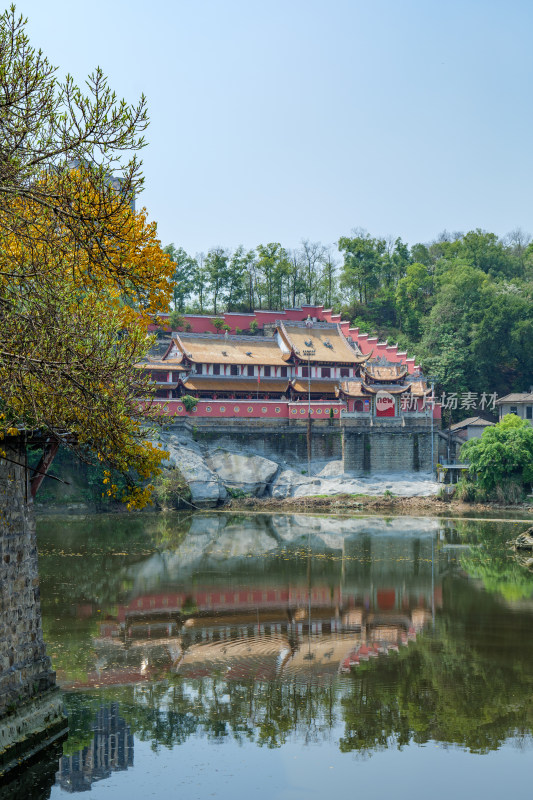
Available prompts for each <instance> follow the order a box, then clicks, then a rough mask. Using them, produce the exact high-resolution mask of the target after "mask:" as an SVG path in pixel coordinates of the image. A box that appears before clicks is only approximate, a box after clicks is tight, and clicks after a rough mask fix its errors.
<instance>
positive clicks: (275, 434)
mask: <svg viewBox="0 0 533 800" xmlns="http://www.w3.org/2000/svg"><path fill="white" fill-rule="evenodd" d="M193 436H194V438H195V439H196V441H198V442H200V443H202V442H204V443H210V444H213V445H215V446H216V445H217V444H219V446H220V447H222V448H225V447H228V446H230V445H233V446H235V445H236V446H237V447H238V448H239V449H242V450H250V451H253V452H255V453H258V454H259V455H262V456H264V457H265V458H272V459H274V460H276V459H283V460H286V461H289V462H292V461H295V460H296V461H299V460H301V461H306V460H307V422H305V423H303V424H302V425H298V426H296V425H295V426H290V427H289V426H275V427H273V426H269V427H267V426H261V427H259V426H248V425H246V426H245V425H242V424H241V425H239V427H233V428H227V429H220V428H219V429H218V430H213V429H211V430H206V429H205V428H200V427H198V429H197V430H196V431H195V432H194V433H193ZM230 449H231V448H230ZM311 457H312V458H313V459H319V460H321V461H337V460H340V459H341V458H342V431H341V429H340V427H339V425H338V423H337V425H327V426H326V425H318V424H315V423H314V422H313V426H312V437H311Z"/></svg>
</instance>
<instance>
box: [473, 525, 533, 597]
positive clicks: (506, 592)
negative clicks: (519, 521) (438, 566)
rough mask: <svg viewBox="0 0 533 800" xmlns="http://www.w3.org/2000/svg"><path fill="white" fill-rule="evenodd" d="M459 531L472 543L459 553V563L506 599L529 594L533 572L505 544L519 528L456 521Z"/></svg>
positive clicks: (489, 588) (532, 590) (531, 590)
mask: <svg viewBox="0 0 533 800" xmlns="http://www.w3.org/2000/svg"><path fill="white" fill-rule="evenodd" d="M457 524H458V527H459V530H460V532H461V533H462V534H463V535H464V536H465V537H467V539H468V541H469V542H470V543H471V544H472V545H474V546H473V547H472V548H471V549H470V550H469V551H468V552H466V553H464V554H463V555H462V556H461V566H462V568H463V569H464V570H465V571H466V572H467V573H468V574H469V575H470V577H472V578H477V579H478V580H481V581H482V582H483V586H484V587H485V589H486V590H487V591H489V592H495V593H498V594H501V595H502V597H504V598H505V599H506V600H521V599H523V598H527V597H531V595H532V594H533V574H532V573H531V572H529V570H528V568H527V566H524V565H522V564H521V563H520V561H519V560H518V559H517V558H516V556H515V554H514V553H513V551H512V550H511V548H510V547H509V545H508V541H509V539H511V538H512V537H513V536H514V535H516V533H517V532H518V531H519V530H520V528H518V527H516V526H512V527H510V526H509V525H501V524H500V525H498V524H495V523H491V522H480V521H476V522H459V523H457Z"/></svg>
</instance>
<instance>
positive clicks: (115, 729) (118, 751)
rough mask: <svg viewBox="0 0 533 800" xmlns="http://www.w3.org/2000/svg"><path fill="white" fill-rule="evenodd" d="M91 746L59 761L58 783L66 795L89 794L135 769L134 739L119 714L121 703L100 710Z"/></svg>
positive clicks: (94, 725) (94, 724)
mask: <svg viewBox="0 0 533 800" xmlns="http://www.w3.org/2000/svg"><path fill="white" fill-rule="evenodd" d="M93 729H94V738H93V740H92V742H91V743H90V744H89V745H87V746H86V747H84V748H83V749H82V750H78V751H77V752H75V753H72V754H71V755H68V756H62V757H61V758H60V759H59V769H58V771H57V774H56V783H58V784H59V785H60V786H61V788H62V789H63V790H65V791H67V792H87V791H89V790H90V789H91V786H92V784H93V783H94V782H95V781H100V780H103V779H104V778H109V776H110V775H111V773H112V772H117V771H122V770H126V769H128V767H132V766H133V735H132V733H131V732H130V729H129V726H128V725H127V724H126V722H125V721H124V720H123V719H122V717H121V716H120V715H119V713H118V703H112V704H111V705H110V706H101V707H100V708H99V710H98V713H97V715H96V719H95V721H94V723H93Z"/></svg>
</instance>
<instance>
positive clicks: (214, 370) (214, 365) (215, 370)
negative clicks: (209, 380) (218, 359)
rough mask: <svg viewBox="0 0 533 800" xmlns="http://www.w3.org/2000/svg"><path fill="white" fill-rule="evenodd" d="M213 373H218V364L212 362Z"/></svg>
mask: <svg viewBox="0 0 533 800" xmlns="http://www.w3.org/2000/svg"><path fill="white" fill-rule="evenodd" d="M213 375H220V364H213Z"/></svg>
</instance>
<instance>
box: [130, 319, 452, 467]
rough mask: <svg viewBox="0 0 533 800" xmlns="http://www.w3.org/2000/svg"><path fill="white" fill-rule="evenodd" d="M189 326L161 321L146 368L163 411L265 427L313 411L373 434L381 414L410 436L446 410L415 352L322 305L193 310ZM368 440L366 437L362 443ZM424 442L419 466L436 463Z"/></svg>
mask: <svg viewBox="0 0 533 800" xmlns="http://www.w3.org/2000/svg"><path fill="white" fill-rule="evenodd" d="M222 320H224V322H223V324H222ZM215 323H216V324H215ZM252 323H254V324H252ZM240 325H243V326H244V325H245V326H246V328H241V327H240ZM181 327H183V328H186V329H187V330H185V331H178V332H171V331H169V330H168V331H163V332H161V330H159V334H160V337H161V333H163V336H166V346H165V347H163V348H162V347H161V345H162V341H161V338H160V339H159V345H158V350H157V351H154V353H153V354H152V355H151V356H150V357H149V358H148V360H147V361H146V362H144V363H142V364H140V365H139V367H140V368H142V369H144V370H148V371H149V372H150V374H151V376H152V378H153V380H154V381H155V383H156V399H155V402H156V403H160V404H161V410H162V413H163V414H168V415H169V416H172V417H173V418H176V417H185V418H189V419H194V420H195V423H194V424H195V426H197V427H199V426H200V424H210V425H211V427H213V425H214V426H215V427H216V425H219V426H224V425H225V424H228V423H234V422H235V421H236V420H237V419H239V420H241V421H242V422H244V421H245V420H249V421H250V424H254V425H256V426H257V424H261V421H264V422H265V423H268V422H270V423H272V422H273V421H274V420H276V422H277V423H279V424H281V425H283V424H285V425H291V424H296V423H302V422H305V423H307V422H308V420H312V421H313V424H314V425H316V424H317V423H318V424H319V427H323V426H324V425H330V424H331V422H332V421H334V420H338V421H340V422H341V423H342V425H343V428H344V429H346V427H347V426H348V427H350V429H351V430H352V429H353V428H357V431H356V432H357V433H359V432H364V434H365V435H366V434H367V433H373V434H375V433H376V431H374V430H372V431H371V430H370V428H374V427H375V425H377V424H378V423H379V422H380V420H381V422H382V424H383V423H387V424H389V427H390V426H392V428H391V432H394V433H395V434H401V435H402V436H403V437H404V438H405V434H411V433H412V428H413V426H415V427H416V428H417V433H420V432H421V431H420V428H421V427H425V428H428V427H433V423H432V420H433V419H434V418H435V419H440V407H439V406H434V404H433V403H432V402H431V399H430V394H431V389H430V388H429V387H428V385H427V382H426V380H425V379H424V376H423V375H422V373H421V370H420V367H419V366H417V365H416V363H415V359H414V358H409V357H408V356H407V353H404V352H400V351H399V350H398V346H397V345H389V344H388V342H380V341H379V340H378V339H377V337H371V336H369V335H368V334H363V333H360V332H359V329H358V328H351V327H350V324H349V323H348V322H345V321H342V320H341V319H340V317H339V316H338V315H335V314H333V313H332V312H331V310H326V309H324V308H323V307H322V306H303V307H302V308H299V309H287V310H285V311H282V312H279V311H277V312H271V311H268V312H267V311H257V312H255V313H254V314H253V315H243V314H240V315H239V314H225V315H224V316H223V317H221V318H213V317H199V316H195V315H185V318H184V324H183V325H182V326H181ZM221 327H225V331H224V334H221V333H220V332H219V329H220V328H221ZM215 331H216V332H215ZM234 331H238V332H236V333H235V332H234ZM252 331H253V333H252ZM163 341H165V340H163ZM208 420H209V422H208ZM200 421H202V423H200ZM352 432H353V431H352ZM382 432H383V431H382ZM426 433H428V431H427V430H426ZM343 435H344V433H343ZM417 441H418V440H417ZM343 442H344V439H343ZM367 445H368V443H367V442H366V440H365V442H364V443H362V444H361V447H362V448H363V449H362V451H361V452H364V451H365V450H366V451H368V446H367ZM395 446H396V450H397V453H398V458H394V459H392V461H390V463H385V465H384V468H387V469H392V470H395V471H398V470H399V469H400V468H401V466H402V465H403V468H405V462H406V450H405V442H404V443H403V444H400V442H399V441H396V440H395ZM409 446H411V445H409ZM408 449H409V448H408ZM422 449H424V448H420V447H419V444H418V443H412V447H411V450H412V453H411V461H412V464H413V468H415V469H419V468H420V469H426V468H429V467H430V463H429V462H428V459H429V458H430V455H429V452H430V450H432V449H433V448H429V446H428V447H425V449H424V453H423V455H422V457H419V455H418V453H419V452H421V451H422ZM348 450H349V448H348ZM343 453H344V451H343ZM344 457H345V464H346V465H347V467H348V468H350V469H361V470H362V471H369V470H373V469H379V468H380V464H381V461H382V459H380V460H376V459H374V462H375V463H374V464H372V459H370V460H369V459H368V458H366V460H365V459H363V458H362V456H361V457H360V455H357V456H354V458H351V457H349V456H347V454H346V453H345V454H344ZM385 461H387V460H385ZM359 462H361V463H359ZM367 462H368V463H367Z"/></svg>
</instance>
